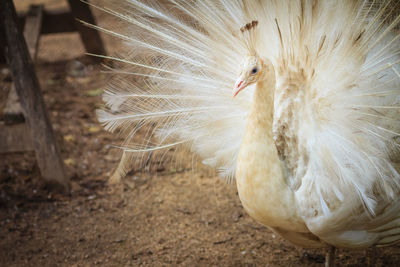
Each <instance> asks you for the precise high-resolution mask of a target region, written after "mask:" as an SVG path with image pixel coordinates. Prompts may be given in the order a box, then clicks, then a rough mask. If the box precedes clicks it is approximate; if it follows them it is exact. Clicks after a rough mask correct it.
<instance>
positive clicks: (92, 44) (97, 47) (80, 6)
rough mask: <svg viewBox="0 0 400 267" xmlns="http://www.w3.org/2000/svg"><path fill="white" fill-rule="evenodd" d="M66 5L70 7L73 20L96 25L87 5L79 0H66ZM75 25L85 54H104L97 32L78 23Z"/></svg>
mask: <svg viewBox="0 0 400 267" xmlns="http://www.w3.org/2000/svg"><path fill="white" fill-rule="evenodd" d="M68 3H69V6H70V7H71V13H72V15H73V16H74V17H75V18H77V19H81V20H83V21H85V22H87V23H90V24H93V25H95V24H96V22H95V19H94V17H93V14H92V12H91V10H90V7H89V6H88V5H87V4H85V3H83V2H81V1H80V0H68ZM75 25H76V29H77V30H78V32H79V34H80V36H81V40H82V43H83V44H84V46H85V49H86V51H87V52H89V53H92V54H98V55H105V54H106V50H105V49H104V45H103V41H102V40H101V38H100V34H99V32H98V31H97V30H95V29H92V28H89V27H87V26H85V25H83V24H82V23H81V22H79V21H76V22H75Z"/></svg>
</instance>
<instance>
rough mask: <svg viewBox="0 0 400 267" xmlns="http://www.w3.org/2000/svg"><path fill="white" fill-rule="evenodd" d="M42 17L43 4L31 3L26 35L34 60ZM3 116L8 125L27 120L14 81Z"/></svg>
mask: <svg viewBox="0 0 400 267" xmlns="http://www.w3.org/2000/svg"><path fill="white" fill-rule="evenodd" d="M42 18H43V5H40V6H35V5H31V6H30V7H29V11H28V14H27V15H26V19H25V26H24V37H25V42H26V44H27V46H28V50H29V55H30V56H31V59H32V61H35V59H36V55H37V48H38V44H39V37H40V32H41V28H42ZM1 54H2V53H1ZM3 116H4V122H5V124H6V125H13V124H17V123H23V122H24V121H25V118H24V116H23V114H22V108H21V104H20V101H19V99H18V95H17V91H16V89H15V85H14V83H13V84H12V86H11V89H10V92H9V93H8V97H7V103H6V106H5V108H4V112H3ZM26 145H27V147H28V146H30V147H32V146H31V145H30V144H26ZM18 147H22V145H21V144H19V145H18Z"/></svg>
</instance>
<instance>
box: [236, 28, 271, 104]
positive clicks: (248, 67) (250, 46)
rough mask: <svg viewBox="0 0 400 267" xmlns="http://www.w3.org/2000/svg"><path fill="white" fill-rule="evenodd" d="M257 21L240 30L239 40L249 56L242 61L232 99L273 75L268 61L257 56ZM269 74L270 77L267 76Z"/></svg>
mask: <svg viewBox="0 0 400 267" xmlns="http://www.w3.org/2000/svg"><path fill="white" fill-rule="evenodd" d="M257 25H258V21H257V20H253V21H252V22H250V23H247V24H246V25H244V26H243V27H241V28H240V32H241V33H242V38H241V40H243V41H244V44H245V46H246V48H247V51H248V53H249V55H248V56H247V57H246V58H245V59H244V61H243V63H242V68H241V72H240V76H239V78H238V79H237V81H236V83H235V87H234V88H233V92H232V93H233V97H235V96H236V95H237V94H238V93H239V92H240V91H242V90H243V89H244V88H246V87H247V86H249V85H252V84H255V83H257V82H259V81H263V80H265V79H268V77H270V76H271V75H272V74H273V75H274V67H273V66H272V63H271V62H270V61H269V60H268V59H264V58H263V59H261V57H260V56H259V55H258V53H257V51H258V49H257V44H259V43H260V42H259V33H258V31H257ZM269 74H271V75H269Z"/></svg>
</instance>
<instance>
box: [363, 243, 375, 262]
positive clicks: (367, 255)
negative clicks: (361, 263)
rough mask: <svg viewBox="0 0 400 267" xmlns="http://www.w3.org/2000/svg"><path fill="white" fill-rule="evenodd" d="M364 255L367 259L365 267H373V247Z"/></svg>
mask: <svg viewBox="0 0 400 267" xmlns="http://www.w3.org/2000/svg"><path fill="white" fill-rule="evenodd" d="M365 254H366V255H365V256H366V258H367V266H368V267H372V266H375V254H376V248H375V246H372V247H370V248H367V249H366V250H365Z"/></svg>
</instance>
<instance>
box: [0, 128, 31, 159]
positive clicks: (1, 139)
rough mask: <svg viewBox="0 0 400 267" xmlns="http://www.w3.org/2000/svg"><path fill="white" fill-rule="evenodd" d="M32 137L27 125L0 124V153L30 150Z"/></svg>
mask: <svg viewBox="0 0 400 267" xmlns="http://www.w3.org/2000/svg"><path fill="white" fill-rule="evenodd" d="M32 150H33V145H32V137H31V135H30V134H29V129H28V125H27V124H26V123H20V124H15V125H9V126H5V125H0V153H14V152H24V151H32Z"/></svg>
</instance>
